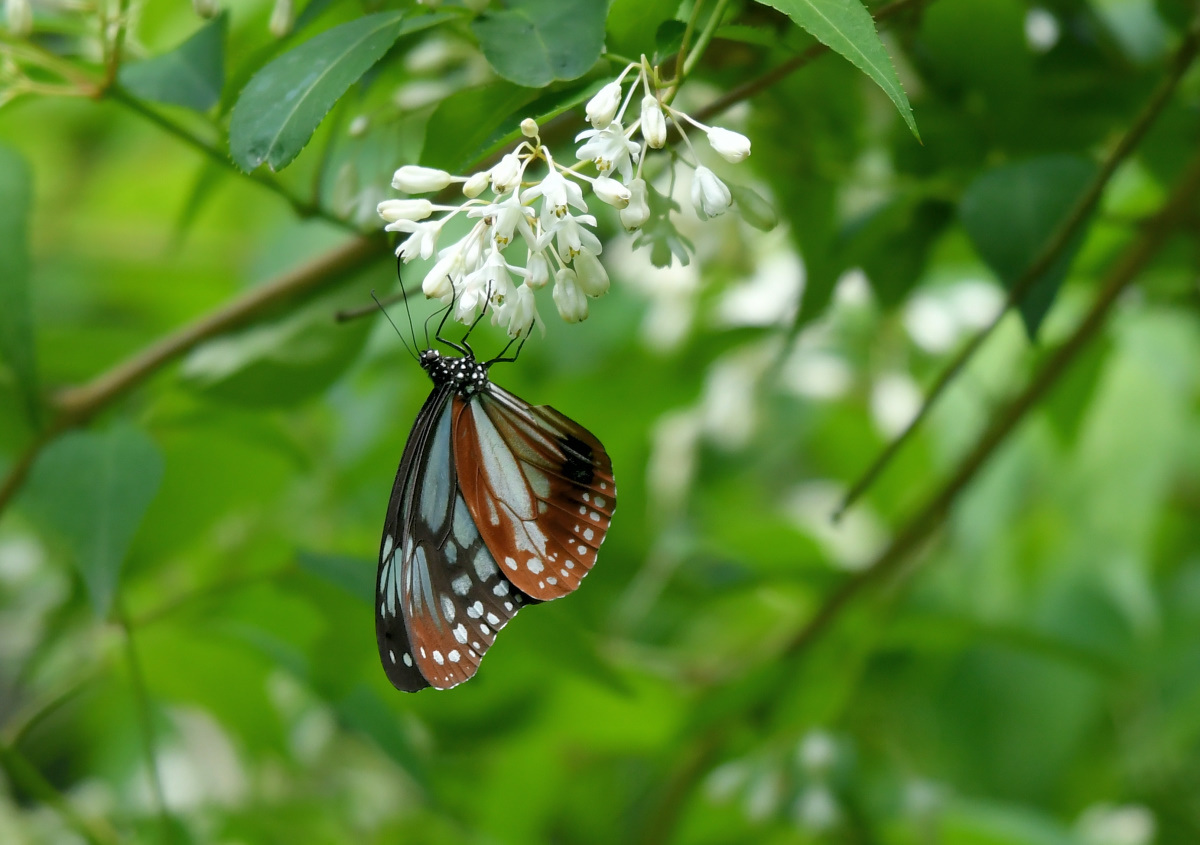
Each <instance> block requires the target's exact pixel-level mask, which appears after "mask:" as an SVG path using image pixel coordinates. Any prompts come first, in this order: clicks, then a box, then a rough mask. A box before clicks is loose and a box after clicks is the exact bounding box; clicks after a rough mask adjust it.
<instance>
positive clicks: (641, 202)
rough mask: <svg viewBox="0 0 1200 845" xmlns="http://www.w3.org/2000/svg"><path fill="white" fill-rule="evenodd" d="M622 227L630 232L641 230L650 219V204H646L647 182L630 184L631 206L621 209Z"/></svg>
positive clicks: (643, 180)
mask: <svg viewBox="0 0 1200 845" xmlns="http://www.w3.org/2000/svg"><path fill="white" fill-rule="evenodd" d="M620 217H621V225H622V226H624V227H625V228H626V229H627V230H628V231H630V232H632V231H633V230H634V229H640V228H641V227H642V224H644V223H645V222H646V221H647V220H649V219H650V204H649V203H648V202H646V180H645V179H634V180H633V181H632V182H630V183H629V204H628V205H626V206H625V207H624V208H622V209H621V215H620Z"/></svg>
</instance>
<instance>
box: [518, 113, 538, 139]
mask: <svg viewBox="0 0 1200 845" xmlns="http://www.w3.org/2000/svg"><path fill="white" fill-rule="evenodd" d="M537 133H538V125H537V121H536V120H534V119H533V118H532V117H527V118H525V119H524V120H522V121H521V134H522V135H524V136H525V137H526V138H536V137H537Z"/></svg>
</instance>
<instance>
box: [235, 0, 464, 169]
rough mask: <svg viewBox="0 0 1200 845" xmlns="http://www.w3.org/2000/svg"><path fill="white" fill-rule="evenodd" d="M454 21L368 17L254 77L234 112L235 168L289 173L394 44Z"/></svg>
mask: <svg viewBox="0 0 1200 845" xmlns="http://www.w3.org/2000/svg"><path fill="white" fill-rule="evenodd" d="M450 17H452V15H449V14H444V13H442V14H432V15H422V16H420V17H415V18H408V19H406V18H407V13H406V12H381V13H379V14H377V15H368V16H367V17H364V18H359V19H358V20H356V21H351V22H350V23H345V24H342V25H341V26H336V27H334V28H333V29H330V30H328V31H326V32H323V33H321V34H320V35H318V36H316V37H315V38H313V39H310V40H309V41H306V42H304V43H303V44H301V45H300V46H299V47H296V48H295V49H294V50H289V51H288V52H286V53H284V54H283V55H282V56H280V57H279V58H277V59H275V60H274V61H272V62H271V63H270V64H268V65H267V66H266V67H264V68H263V69H262V70H260V71H259V72H258V73H256V74H255V75H254V78H253V79H251V80H250V82H249V84H248V85H247V86H246V89H245V90H244V91H243V92H242V94H241V96H240V97H239V98H238V101H237V104H236V105H235V106H234V107H233V116H232V117H231V119H230V123H229V152H230V154H231V155H232V156H233V160H234V162H236V163H237V165H238V166H239V167H240V168H242V169H243V170H245V171H246V172H247V173H248V172H250V171H251V170H253V169H254V168H256V167H258V166H259V165H260V164H262V163H263V162H264V161H265V162H267V164H268V165H269V166H270V168H271V169H272V170H280V169H282V168H284V167H286V166H287V165H288V164H290V163H291V162H292V160H293V159H295V158H296V156H297V155H298V154H299V152H300V150H302V149H303V148H304V145H305V144H307V143H308V140H309V138H311V137H312V134H313V132H314V131H316V128H317V126H318V125H319V124H320V123H321V120H322V119H323V118H324V117H325V115H326V114H328V113H329V110H330V109H331V108H333V104H334V103H336V102H337V101H338V98H340V97H341V96H342V95H343V94H344V93H346V90H347V89H348V88H349V87H350V86H351V85H353V84H354V83H355V82H356V81H357V80H358V79H359V77H361V76H362V75H363V74H364V73H366V72H367V70H369V69H370V68H371V66H372V65H374V64H375V63H376V62H377V61H379V60H380V59H381V58H383V55H384V54H385V53H386V52H387V51H388V49H390V48H391V46H392V44H394V43H395V42H396V39H398V38H400V37H401V36H402V35H407V34H409V33H413V32H417V31H419V30H422V29H426V28H428V27H431V26H434V25H435V24H438V23H441V22H442V21H444V20H447V19H448V18H450Z"/></svg>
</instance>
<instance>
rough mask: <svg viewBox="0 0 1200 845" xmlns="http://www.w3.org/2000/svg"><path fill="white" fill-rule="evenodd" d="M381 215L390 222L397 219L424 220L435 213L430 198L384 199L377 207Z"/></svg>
mask: <svg viewBox="0 0 1200 845" xmlns="http://www.w3.org/2000/svg"><path fill="white" fill-rule="evenodd" d="M377 210H378V212H379V216H380V217H382V218H383V219H384V220H386V221H387V222H389V223H395V222H396V221H397V220H424V219H425V218H426V217H428V216H429V215H431V214H433V203H431V202H430V201H429V200H384V201H383V202H381V203H380V204H379V206H378V208H377Z"/></svg>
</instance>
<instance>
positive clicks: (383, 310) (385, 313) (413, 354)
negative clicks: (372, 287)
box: [371, 291, 421, 361]
mask: <svg viewBox="0 0 1200 845" xmlns="http://www.w3.org/2000/svg"><path fill="white" fill-rule="evenodd" d="M371 299H373V300H375V304H376V305H378V306H379V310H380V311H382V312H383V316H385V317H387V321H388V322H389V323H391V324H392V328H393V329H396V336H397V337H399V338H400V342H401V343H402V344H404V351H405V352H407V353H408V354H409V355H411V356H412V357H413V359H414V360H416V361H420V360H421V359H420V358H419V357H418V356H417V353H415V352H413V351H412V350H411V349H409V348H408V341H407V340H405V339H404V335H403V333H401V331H400V329H398V328H396V323H395V322H394V321H393V320H392V316H391V315H390V314H388V312H387V309H386V308H384V307H383V303H382V302H380V301H379V297H377V296H376V295H375V291H371ZM414 345H415V344H414Z"/></svg>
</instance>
